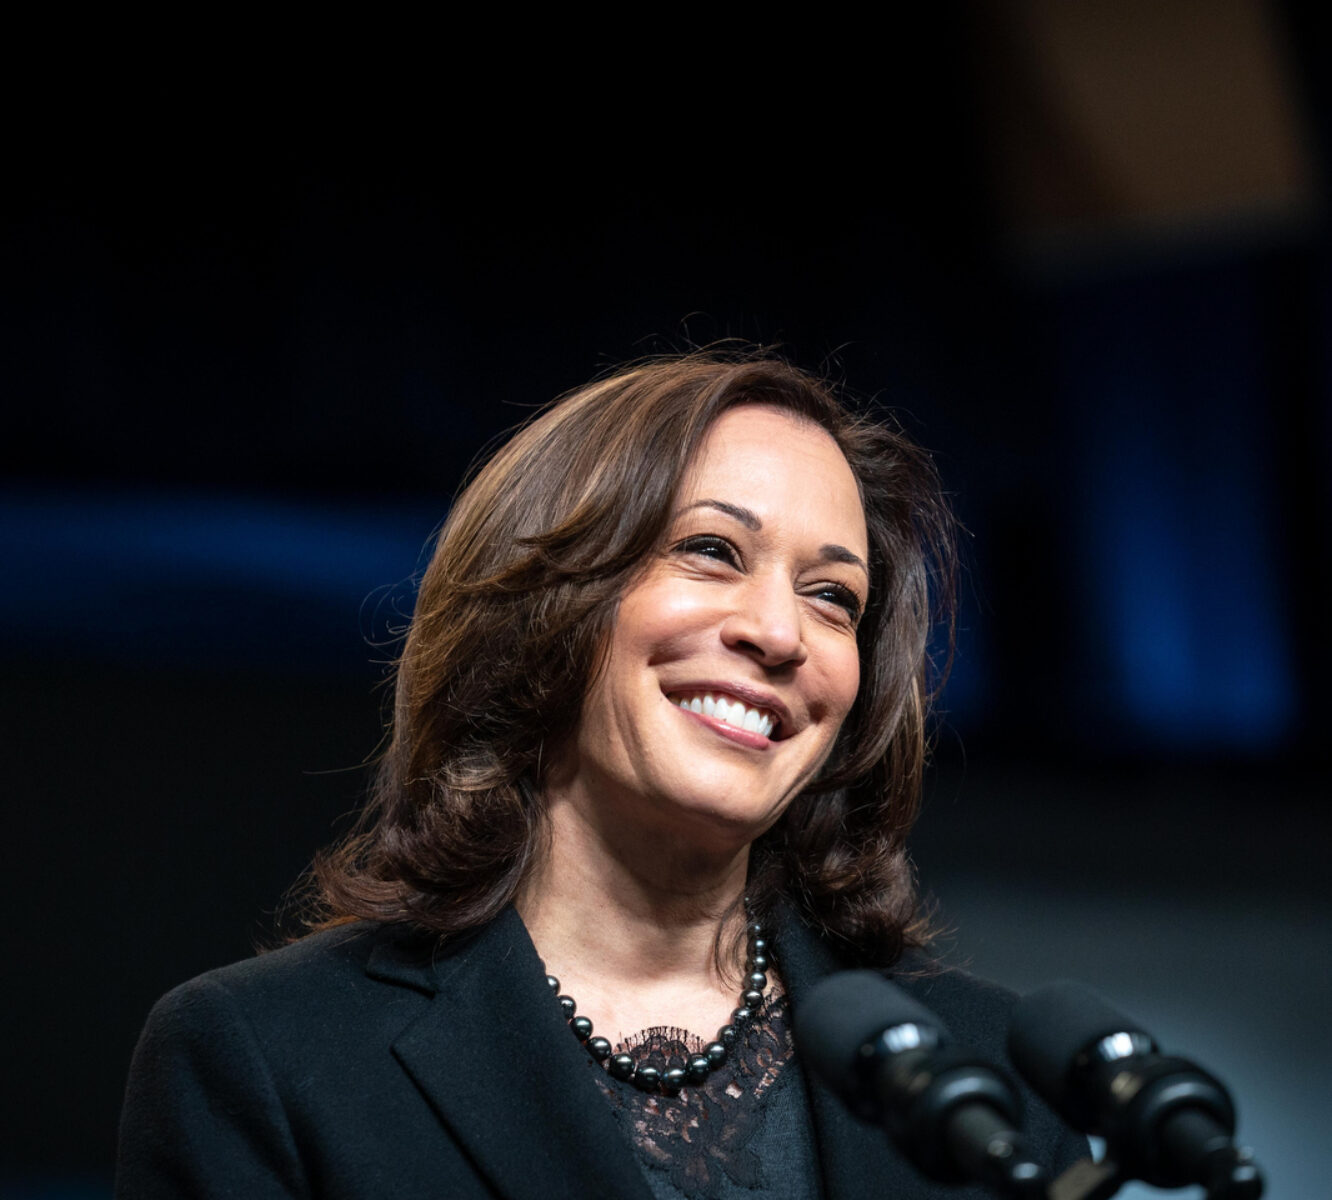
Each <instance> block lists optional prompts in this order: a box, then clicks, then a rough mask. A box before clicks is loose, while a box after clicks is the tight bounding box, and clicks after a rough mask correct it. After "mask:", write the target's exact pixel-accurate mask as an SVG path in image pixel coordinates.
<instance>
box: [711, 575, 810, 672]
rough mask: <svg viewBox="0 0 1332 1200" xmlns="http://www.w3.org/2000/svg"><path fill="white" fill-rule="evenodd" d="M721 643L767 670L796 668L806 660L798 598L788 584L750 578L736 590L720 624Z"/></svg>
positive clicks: (771, 578) (773, 577)
mask: <svg viewBox="0 0 1332 1200" xmlns="http://www.w3.org/2000/svg"><path fill="white" fill-rule="evenodd" d="M721 637H722V641H723V643H725V645H726V646H728V647H729V648H730V649H732V650H738V651H739V652H740V653H742V654H747V655H749V656H750V657H751V658H754V659H756V660H757V661H758V662H760V663H762V664H763V665H764V666H765V667H767V668H768V669H770V670H771V669H774V668H777V667H784V666H799V665H800V664H801V663H803V662H804V661H805V659H806V658H807V657H808V653H809V652H808V650H807V649H806V646H805V633H804V623H803V621H802V614H801V610H800V598H799V597H798V596H797V595H796V594H795V592H794V591H793V590H792V589H791V581H790V580H789V579H786V578H781V577H778V576H777V575H775V574H774V575H770V576H761V575H752V576H750V577H749V579H748V580H747V581H746V582H745V585H744V586H743V587H740V588H737V590H736V593H735V604H734V607H733V608H732V610H731V612H730V613H728V614H727V616H726V619H725V620H724V621H723V622H722V628H721Z"/></svg>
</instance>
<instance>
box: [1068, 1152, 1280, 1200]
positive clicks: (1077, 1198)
mask: <svg viewBox="0 0 1332 1200" xmlns="http://www.w3.org/2000/svg"><path fill="white" fill-rule="evenodd" d="M1208 1159H1209V1160H1210V1161H1209V1162H1208V1175H1209V1178H1208V1180H1207V1182H1206V1183H1205V1184H1204V1185H1203V1186H1204V1187H1205V1188H1206V1189H1207V1192H1206V1195H1207V1200H1259V1198H1260V1197H1261V1196H1262V1194H1263V1177H1262V1173H1261V1172H1260V1171H1259V1170H1258V1164H1257V1163H1255V1162H1254V1161H1253V1152H1252V1151H1251V1150H1250V1149H1249V1148H1248V1147H1247V1146H1233V1145H1229V1144H1227V1145H1226V1146H1223V1147H1218V1149H1217V1150H1215V1151H1213V1152H1212V1153H1211V1154H1209V1155H1208ZM1132 1178H1133V1177H1132V1176H1131V1175H1126V1174H1125V1173H1124V1171H1123V1169H1122V1168H1121V1167H1120V1165H1119V1164H1118V1163H1117V1162H1115V1161H1114V1160H1113V1159H1110V1158H1106V1159H1105V1160H1104V1161H1102V1162H1099V1163H1097V1162H1092V1160H1091V1159H1090V1158H1082V1159H1079V1160H1078V1161H1077V1162H1075V1163H1074V1164H1073V1165H1072V1166H1071V1167H1069V1168H1068V1170H1066V1171H1065V1172H1064V1173H1063V1174H1062V1175H1060V1176H1059V1178H1058V1179H1056V1180H1054V1182H1053V1183H1051V1184H1050V1187H1049V1190H1048V1192H1047V1193H1046V1200H1109V1197H1110V1196H1113V1195H1114V1194H1115V1193H1116V1192H1117V1191H1119V1189H1120V1188H1121V1187H1123V1186H1124V1184H1126V1183H1128V1182H1129V1181H1130V1180H1131V1179H1132ZM1181 1186H1184V1187H1187V1186H1190V1185H1188V1184H1183V1185H1181Z"/></svg>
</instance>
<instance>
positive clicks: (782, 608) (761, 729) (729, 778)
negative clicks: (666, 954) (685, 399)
mask: <svg viewBox="0 0 1332 1200" xmlns="http://www.w3.org/2000/svg"><path fill="white" fill-rule="evenodd" d="M867 559H868V546H867V535H866V529H865V514H864V510H863V508H862V506H861V503H860V496H859V492H858V489H857V487H856V481H855V477H854V476H853V475H852V473H851V468H850V466H849V465H848V464H847V461H846V459H845V458H844V457H843V455H842V453H841V451H840V450H839V449H838V448H837V445H836V443H835V442H834V441H833V440H832V438H831V437H830V436H829V435H828V434H827V433H826V432H825V431H824V430H823V429H821V428H819V427H818V426H816V425H813V424H809V423H806V422H803V421H800V420H798V419H797V418H795V417H794V416H792V415H791V414H789V413H786V412H784V411H782V410H780V409H775V408H770V407H767V406H763V405H743V406H740V407H737V408H732V409H729V410H728V411H726V412H725V413H724V414H723V415H722V416H721V417H719V418H718V419H717V421H716V422H715V423H714V424H713V426H712V428H711V430H710V431H709V433H708V436H707V438H706V439H705V441H704V442H703V445H702V446H701V448H700V449H699V452H698V455H697V457H696V459H695V461H694V462H693V464H692V465H691V467H690V470H689V471H688V472H687V473H686V476H685V479H684V482H683V485H682V487H681V491H680V494H679V496H678V498H677V501H676V505H675V511H674V513H673V515H672V520H671V524H670V528H669V534H668V537H667V538H666V541H665V543H664V548H663V549H662V550H661V552H660V553H659V554H658V556H657V557H656V558H655V559H654V560H653V561H652V562H651V563H650V564H649V565H648V566H647V568H646V570H645V573H644V574H643V575H642V576H640V577H639V579H638V580H637V582H636V583H634V584H633V585H632V586H631V587H630V589H629V590H628V591H627V592H626V594H625V595H624V597H623V598H622V600H621V602H620V605H619V610H618V615H617V619H616V623H615V626H614V630H613V632H612V636H611V641H610V646H609V653H608V657H607V660H606V663H605V666H604V670H603V671H602V673H601V674H600V675H599V676H598V678H597V680H596V682H595V684H594V686H593V688H592V690H591V692H590V693H589V695H588V697H587V699H586V701H585V703H584V706H583V712H582V717H581V721H580V723H579V726H578V730H577V733H576V737H575V742H576V745H575V747H574V750H575V753H574V756H573V760H572V762H570V763H569V764H568V765H569V767H570V768H571V770H572V774H571V775H570V776H566V778H569V779H571V780H572V783H573V787H574V792H573V794H574V795H575V796H576V797H577V798H578V799H579V800H580V801H581V802H582V803H585V804H590V805H591V806H592V809H593V811H594V812H595V813H596V814H597V815H598V816H599V817H601V818H610V819H612V820H614V821H616V822H620V821H635V822H640V823H642V824H643V825H644V826H645V828H646V829H647V830H648V831H649V832H660V833H663V834H667V835H670V836H677V835H683V836H684V837H685V838H686V839H693V840H696V841H699V842H700V844H710V845H713V846H716V847H718V848H721V847H725V846H728V845H730V846H740V845H744V844H747V843H748V842H749V841H752V840H753V839H754V838H755V837H757V836H758V835H759V834H760V833H762V832H763V831H764V830H765V829H767V828H768V827H769V826H770V825H771V824H772V823H773V822H774V821H776V820H777V818H778V817H779V816H780V815H781V813H782V811H783V810H784V809H785V808H786V806H787V804H789V803H790V801H791V800H792V799H793V798H794V797H795V796H796V795H798V794H799V793H800V791H801V790H802V789H804V788H805V787H806V785H808V784H809V782H810V781H811V779H813V777H814V776H815V774H816V773H817V772H818V770H819V767H820V766H821V765H822V763H823V762H824V760H825V759H826V758H827V756H828V753H829V752H830V750H831V749H832V745H833V742H834V739H835V738H836V736H837V732H838V730H839V729H840V728H841V725H842V721H843V720H844V719H845V717H846V715H847V713H848V711H849V710H850V708H851V706H852V704H853V702H854V701H855V698H856V691H857V688H858V687H859V683H860V663H859V655H858V651H857V646H856V623H857V620H858V616H859V613H860V612H861V611H863V609H864V606H865V603H866V599H867V595H868V588H869V578H868V574H867V570H866V567H865V563H866V561H867Z"/></svg>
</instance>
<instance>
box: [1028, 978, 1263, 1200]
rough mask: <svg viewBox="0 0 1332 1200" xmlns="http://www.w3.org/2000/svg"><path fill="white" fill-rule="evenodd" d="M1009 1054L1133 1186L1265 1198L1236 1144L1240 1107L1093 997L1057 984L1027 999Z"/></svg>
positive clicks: (1221, 1198)
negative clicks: (1101, 1144)
mask: <svg viewBox="0 0 1332 1200" xmlns="http://www.w3.org/2000/svg"><path fill="white" fill-rule="evenodd" d="M1008 1052H1009V1054H1010V1055H1011V1056H1012V1059H1013V1062H1014V1064H1015V1065H1016V1066H1017V1068H1018V1070H1019V1071H1021V1072H1022V1074H1023V1076H1025V1078H1026V1080H1027V1082H1028V1083H1030V1084H1031V1086H1032V1087H1033V1088H1035V1090H1036V1091H1037V1093H1038V1094H1039V1095H1041V1096H1042V1097H1044V1098H1045V1100H1047V1101H1048V1102H1049V1103H1050V1105H1051V1106H1052V1107H1053V1108H1054V1109H1055V1110H1056V1111H1057V1112H1058V1113H1059V1114H1060V1115H1061V1116H1062V1117H1063V1118H1064V1119H1065V1120H1066V1121H1067V1122H1068V1123H1069V1124H1070V1125H1072V1126H1073V1127H1074V1128H1075V1129H1078V1130H1081V1131H1082V1132H1084V1133H1092V1134H1096V1135H1097V1136H1099V1137H1103V1138H1105V1141H1106V1149H1107V1156H1108V1157H1110V1158H1112V1159H1114V1161H1115V1163H1116V1165H1117V1166H1118V1167H1119V1168H1120V1170H1121V1172H1122V1173H1123V1174H1124V1176H1125V1177H1127V1178H1132V1179H1141V1180H1144V1181H1145V1182H1147V1183H1150V1184H1152V1185H1153V1186H1154V1187H1163V1188H1172V1187H1184V1186H1186V1185H1188V1184H1194V1183H1198V1184H1202V1185H1203V1187H1205V1188H1206V1189H1207V1195H1208V1197H1209V1200H1256V1198H1257V1197H1259V1196H1261V1195H1262V1194H1263V1178H1262V1175H1261V1173H1260V1172H1259V1170H1258V1167H1257V1165H1256V1164H1255V1163H1254V1161H1253V1157H1252V1154H1251V1152H1250V1151H1249V1150H1247V1149H1244V1148H1240V1147H1237V1146H1235V1144H1234V1142H1233V1141H1232V1138H1233V1136H1234V1133H1235V1107H1234V1105H1233V1104H1232V1103H1231V1099H1230V1096H1229V1094H1228V1093H1227V1092H1226V1089H1225V1087H1224V1086H1223V1085H1222V1084H1221V1083H1220V1081H1219V1080H1217V1079H1216V1078H1215V1076H1213V1075H1210V1074H1209V1073H1208V1072H1206V1071H1204V1070H1203V1069H1202V1068H1201V1067H1200V1066H1198V1065H1196V1064H1195V1063H1192V1062H1189V1061H1188V1060H1187V1059H1184V1058H1176V1057H1173V1056H1170V1055H1165V1054H1162V1053H1161V1052H1160V1047H1159V1046H1158V1045H1157V1044H1156V1041H1155V1039H1154V1038H1152V1037H1151V1035H1150V1034H1147V1033H1145V1032H1143V1030H1142V1028H1141V1027H1140V1026H1139V1025H1138V1024H1137V1023H1136V1022H1135V1021H1132V1020H1130V1019H1129V1018H1128V1017H1126V1016H1124V1015H1123V1014H1122V1013H1119V1012H1117V1011H1116V1010H1115V1009H1114V1008H1112V1007H1111V1006H1110V1005H1109V1004H1108V1003H1106V1001H1105V1000H1103V999H1102V998H1101V997H1100V996H1098V995H1097V994H1096V993H1095V992H1093V991H1092V990H1091V989H1090V988H1086V987H1083V986H1082V985H1081V984H1077V983H1067V982H1064V983H1052V984H1048V985H1046V986H1045V987H1042V988H1039V989H1037V990H1036V991H1034V992H1032V993H1031V995H1029V996H1026V997H1024V998H1023V999H1022V1000H1021V1001H1020V1002H1019V1003H1018V1006H1017V1009H1016V1010H1015V1011H1014V1014H1013V1024H1012V1026H1011V1028H1010V1030H1009V1035H1008Z"/></svg>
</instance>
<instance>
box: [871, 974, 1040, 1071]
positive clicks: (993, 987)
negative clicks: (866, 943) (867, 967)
mask: <svg viewBox="0 0 1332 1200" xmlns="http://www.w3.org/2000/svg"><path fill="white" fill-rule="evenodd" d="M888 976H889V978H890V979H892V981H893V983H895V984H896V985H897V986H898V987H900V988H902V989H903V991H906V992H908V993H910V994H911V995H912V996H913V997H914V998H915V999H916V1000H919V1001H920V1003H922V1004H923V1005H925V1007H926V1008H928V1009H930V1010H931V1011H933V1012H936V1013H938V1015H939V1017H940V1019H941V1020H942V1021H943V1023H944V1024H945V1025H946V1026H947V1027H948V1029H949V1031H950V1032H951V1033H952V1034H953V1036H954V1037H955V1038H957V1039H958V1040H959V1041H961V1042H964V1043H966V1044H967V1045H970V1046H974V1047H976V1048H977V1049H985V1050H996V1051H1000V1052H1002V1051H1003V1050H1004V1042H1005V1039H1006V1036H1007V1032H1008V1024H1009V1021H1010V1019H1011V1018H1012V1015H1013V1008H1014V1006H1015V1005H1016V1004H1017V999H1018V997H1017V993H1016V992H1014V991H1013V990H1012V989H1010V988H1006V987H1004V986H1002V985H1001V984H997V983H993V982H991V981H990V980H988V979H982V978H981V977H980V976H978V975H972V974H971V973H970V972H968V971H963V970H961V969H960V968H957V967H950V966H946V965H944V964H943V963H941V962H939V961H938V960H937V959H933V958H931V957H929V956H928V955H926V954H924V953H921V952H918V951H916V952H911V953H908V954H907V955H904V956H903V957H902V958H901V959H900V960H899V961H898V962H897V963H896V964H895V965H894V966H893V968H892V970H891V971H889V972H888Z"/></svg>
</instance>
